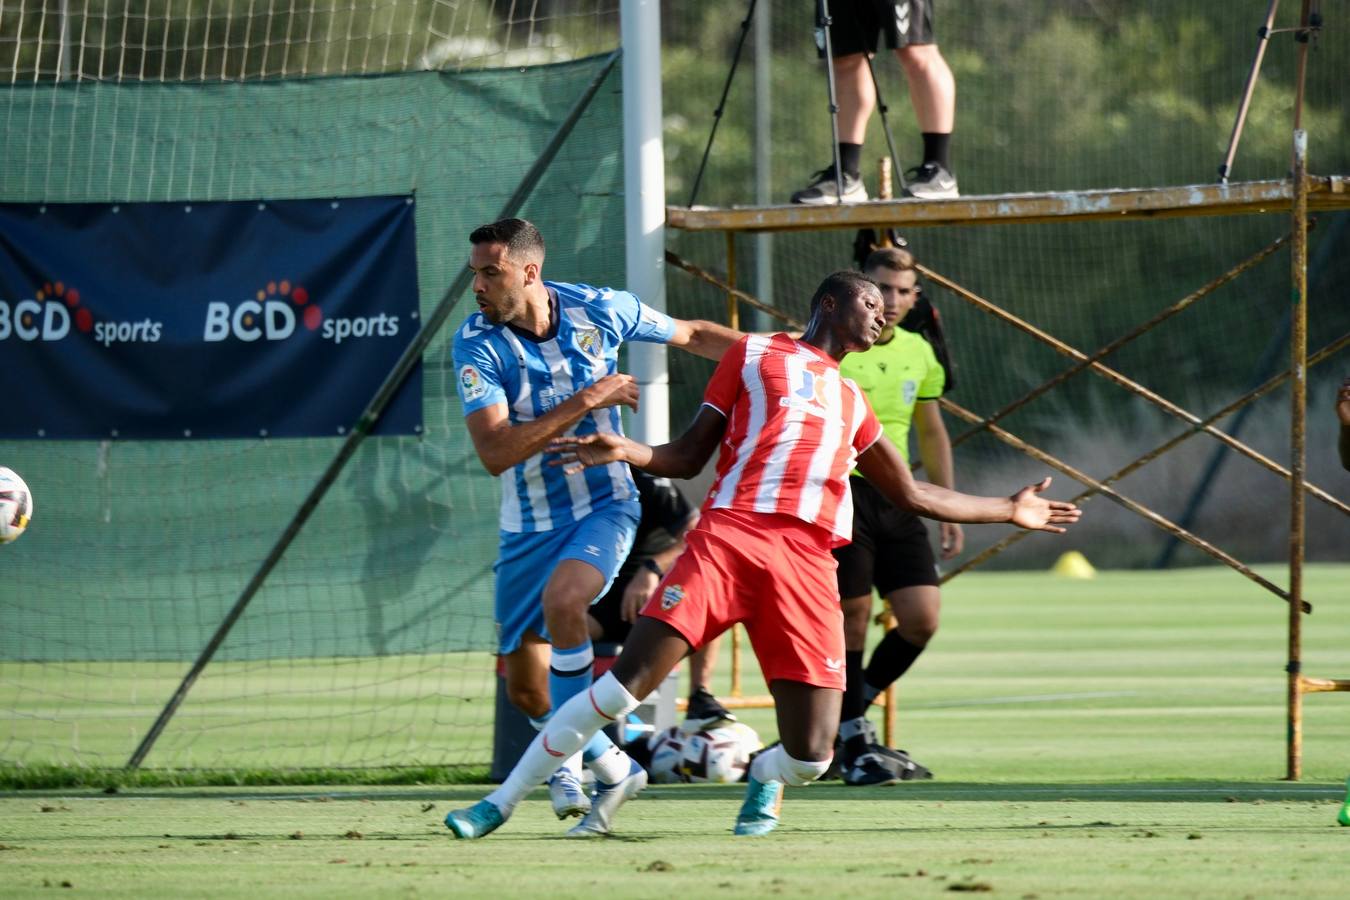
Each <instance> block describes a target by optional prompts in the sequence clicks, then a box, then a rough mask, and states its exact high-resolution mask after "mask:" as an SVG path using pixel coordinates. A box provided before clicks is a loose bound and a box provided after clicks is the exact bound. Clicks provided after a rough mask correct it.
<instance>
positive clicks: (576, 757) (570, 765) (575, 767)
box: [530, 711, 581, 780]
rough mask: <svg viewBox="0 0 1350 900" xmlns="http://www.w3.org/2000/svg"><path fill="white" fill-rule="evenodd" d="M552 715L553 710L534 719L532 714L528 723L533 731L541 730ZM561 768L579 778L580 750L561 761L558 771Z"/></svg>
mask: <svg viewBox="0 0 1350 900" xmlns="http://www.w3.org/2000/svg"><path fill="white" fill-rule="evenodd" d="M552 715H553V712H552V711H549V712H548V713H545V714H544V715H543V716H542V717H540V718H538V719H536V718H534V717H533V716H531V717H530V725H531V726H532V727H533V728H534V730H535V731H543V730H544V726H546V725H547V724H548V720H549V716H552ZM563 769H566V770H567V771H569V772H571V773H572V775H573V776H575V777H576V778H577V779H578V780H580V779H581V751H580V750H578V751H577V752H576V753H573V754H572V755H571V756H569V757H568V758H567V762H565V763H563V764H562V765H561V766H558V771H560V772H561V771H562V770H563Z"/></svg>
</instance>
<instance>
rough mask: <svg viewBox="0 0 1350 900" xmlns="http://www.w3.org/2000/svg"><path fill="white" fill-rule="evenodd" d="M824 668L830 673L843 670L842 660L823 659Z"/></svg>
mask: <svg viewBox="0 0 1350 900" xmlns="http://www.w3.org/2000/svg"><path fill="white" fill-rule="evenodd" d="M825 668H827V669H829V670H830V671H831V672H838V671H839V670H840V669H842V668H844V661H843V660H842V659H830V658H829V657H828V656H827V657H825Z"/></svg>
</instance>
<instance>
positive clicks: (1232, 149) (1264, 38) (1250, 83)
mask: <svg viewBox="0 0 1350 900" xmlns="http://www.w3.org/2000/svg"><path fill="white" fill-rule="evenodd" d="M1279 6H1280V0H1270V7H1269V8H1268V9H1267V10H1266V21H1265V24H1264V25H1262V26H1261V27H1260V29H1258V30H1257V32H1256V34H1257V36H1258V37H1259V38H1260V40H1259V41H1258V43H1257V45H1256V57H1255V58H1254V59H1253V60H1252V67H1251V69H1250V70H1248V72H1247V84H1246V86H1245V87H1243V89H1242V102H1241V103H1240V104H1238V112H1237V119H1236V120H1235V121H1234V122H1233V132H1232V134H1231V135H1229V138H1228V153H1227V154H1225V156H1224V158H1223V162H1222V163H1221V164H1220V165H1219V183H1220V184H1227V183H1228V174H1229V172H1230V171H1232V168H1233V158H1234V157H1235V156H1237V146H1238V141H1239V140H1241V138H1242V125H1243V123H1244V122H1246V121H1247V108H1248V107H1250V106H1251V104H1252V92H1253V91H1255V90H1256V76H1257V75H1258V74H1260V72H1261V60H1262V59H1263V58H1264V57H1265V55H1266V46H1267V45H1268V44H1269V43H1270V29H1271V28H1272V27H1274V25H1275V10H1277V9H1278V8H1279Z"/></svg>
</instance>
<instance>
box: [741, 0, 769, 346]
mask: <svg viewBox="0 0 1350 900" xmlns="http://www.w3.org/2000/svg"><path fill="white" fill-rule="evenodd" d="M772 21H773V4H771V3H766V4H764V8H763V9H761V10H760V11H759V18H757V19H755V203H756V204H757V205H759V206H768V205H769V204H770V203H772V202H773V181H772V172H773V169H772V165H771V161H772V159H773V32H772V31H771V24H772ZM755 296H757V297H760V298H762V299H763V300H764V301H765V302H766V303H772V302H773V235H772V234H770V233H768V232H764V233H762V234H757V235H755ZM747 315H748V318H749V326H750V328H751V330H753V331H766V330H768V329H769V328H770V327H772V326H771V324H770V322H769V320H768V319H767V318H766V317H765V316H764V314H763V313H761V312H759V311H758V310H755V311H754V312H751V313H748V314H747Z"/></svg>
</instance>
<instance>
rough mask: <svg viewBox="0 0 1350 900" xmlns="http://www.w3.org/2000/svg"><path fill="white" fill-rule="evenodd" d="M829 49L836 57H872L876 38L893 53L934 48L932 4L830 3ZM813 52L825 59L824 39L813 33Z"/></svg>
mask: <svg viewBox="0 0 1350 900" xmlns="http://www.w3.org/2000/svg"><path fill="white" fill-rule="evenodd" d="M829 6H830V49H831V50H832V51H833V52H834V55H835V56H836V57H839V56H849V55H851V54H854V53H876V52H877V38H878V37H879V36H880V35H883V34H884V35H885V36H886V47H887V48H888V49H891V50H895V49H897V48H899V47H908V46H909V45H911V44H936V43H937V39H936V38H934V37H933V0H908V2H905V0H830V2H829ZM816 48H817V50H818V51H819V52H820V55H821V56H822V57H823V56H824V55H825V38H824V37H823V36H822V35H821V34H820V31H819V26H817V31H816Z"/></svg>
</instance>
